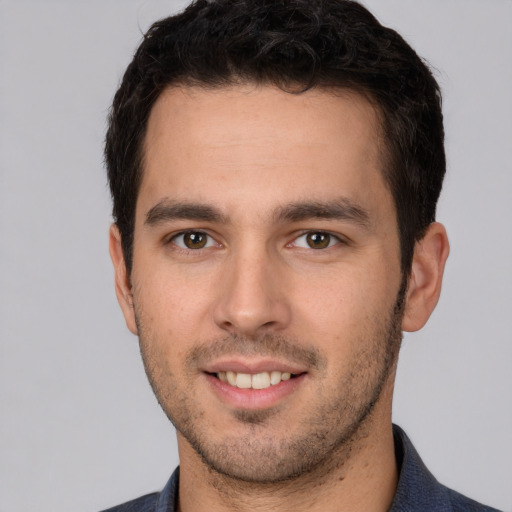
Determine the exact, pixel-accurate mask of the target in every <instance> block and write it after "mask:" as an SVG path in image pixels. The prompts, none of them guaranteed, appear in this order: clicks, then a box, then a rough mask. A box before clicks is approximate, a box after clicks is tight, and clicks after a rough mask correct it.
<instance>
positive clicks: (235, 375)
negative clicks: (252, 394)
mask: <svg viewBox="0 0 512 512" xmlns="http://www.w3.org/2000/svg"><path fill="white" fill-rule="evenodd" d="M216 376H217V378H218V379H219V380H221V381H222V382H226V383H227V384H229V385H230V386H233V387H236V388H240V389H266V388H269V387H270V386H276V385H277V384H280V383H281V382H282V381H286V380H290V379H291V378H292V376H294V375H293V374H291V373H289V372H280V371H271V372H260V373H255V374H250V373H241V372H233V371H226V372H217V374H216Z"/></svg>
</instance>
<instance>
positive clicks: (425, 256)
mask: <svg viewBox="0 0 512 512" xmlns="http://www.w3.org/2000/svg"><path fill="white" fill-rule="evenodd" d="M449 252H450V245H449V242H448V236H447V234H446V229H445V228H444V226H443V225H442V224H440V223H438V222H434V223H432V224H431V225H430V226H429V227H428V229H427V231H426V233H425V236H424V237H423V238H422V239H421V240H420V241H418V242H416V245H415V248H414V256H413V261H412V268H411V275H410V278H409V286H408V288H407V294H406V303H405V311H404V317H403V320H402V329H403V330H404V331H410V332H412V331H417V330H419V329H421V328H422V327H423V326H424V325H425V324H426V323H427V320H428V319H429V317H430V315H431V313H432V311H434V308H435V307H436V304H437V301H438V300H439V295H440V294H441V284H442V281H443V273H444V266H445V263H446V259H447V258H448V254H449Z"/></svg>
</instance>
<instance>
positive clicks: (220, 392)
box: [110, 85, 448, 512]
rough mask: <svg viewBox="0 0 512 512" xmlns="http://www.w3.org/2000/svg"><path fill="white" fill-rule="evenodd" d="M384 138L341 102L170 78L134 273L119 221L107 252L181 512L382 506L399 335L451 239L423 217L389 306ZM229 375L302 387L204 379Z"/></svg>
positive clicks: (158, 119)
mask: <svg viewBox="0 0 512 512" xmlns="http://www.w3.org/2000/svg"><path fill="white" fill-rule="evenodd" d="M382 144H383V142H382V141H381V140H380V137H379V123H378V115H377V113H376V112H375V110H374V108H373V107H372V105H371V104H370V103H369V102H368V101H366V100H365V99H364V98H362V97H361V96H359V95H357V94H355V93H348V92H343V93H340V92H339V91H338V93H337V94H333V93H332V92H329V91H324V90H312V91H309V92H307V93H304V94H300V95H292V94H287V93H285V92H282V91H280V90H278V89H276V88H273V87H270V86H262V87H257V86H253V85H237V86H233V87H229V88H221V89H215V90H211V89H210V90H206V89H200V88H192V87H174V88H169V89H168V90H166V91H165V92H164V93H163V94H162V95H161V97H160V98H159V99H158V101H157V103H156V104H155V106H154V107H153V110H152V112H151V116H150V119H149V122H148V130H147V135H146V140H145V148H144V149H145V160H144V166H145V167H144V176H143V180H142V184H141V188H140V192H139V196H138V201H137V207H136V222H135V232H134V253H133V268H132V272H131V275H130V276H128V275H127V271H126V266H125V263H124V258H123V253H122V249H121V240H120V236H119V233H118V231H117V229H116V227H115V226H113V227H112V229H111V235H110V251H111V255H112V259H113V263H114V267H115V270H116V292H117V295H118V299H119V302H120V305H121V307H122V309H123V313H124V315H125V318H126V322H127V325H128V327H129V329H130V330H131V331H132V332H133V333H134V334H137V335H138V336H139V339H140V344H141V351H142V355H143V359H144V364H145V368H146V372H147V374H148V377H149V380H150V382H151V384H152V386H153V389H154V391H155V394H156V396H157V398H158V400H159V402H160V404H161V405H162V408H163V409H164V411H165V412H166V413H167V415H168V416H169V418H170V419H171V420H172V421H173V423H174V424H175V426H176V428H177V436H178V448H179V453H180V465H181V469H180V471H181V472H180V509H181V510H182V511H185V512H190V511H193V510H204V504H205V503H207V504H208V508H209V510H214V511H215V510H234V509H240V510H249V509H250V510H258V509H262V510H306V509H307V510H309V511H311V510H313V511H314V510H317V509H318V510H333V509H334V508H335V509H336V510H351V511H357V510H365V511H381V510H382V511H385V510H387V509H388V508H389V505H390V504H391V501H392V499H393V495H394V491H395V488H396V484H397V470H396V462H395V456H394V446H393V438H392V430H391V401H392V393H393V382H394V376H395V369H396V359H397V354H398V349H399V345H400V340H401V330H402V329H403V330H416V329H419V328H421V327H422V326H423V324H424V323H425V322H426V321H427V319H428V317H429V315H430V313H431V312H432V310H433V308H434V307H435V304H436V303H437V299H438V297H439V293H440V287H441V279H442V273H443V268H444V263H445V260H446V258H447V256H448V241H447V238H446V233H445V230H444V228H443V227H442V226H441V225H440V224H437V223H435V224H432V226H431V227H430V228H429V230H428V231H427V233H426V235H425V237H424V239H423V240H422V241H421V242H420V243H418V244H417V246H416V249H415V256H414V260H413V265H412V269H411V275H410V276H409V280H408V284H409V285H408V288H407V291H406V292H404V293H405V295H404V296H403V299H404V300H403V304H402V305H400V304H401V303H400V300H399V299H400V290H401V286H402V284H403V276H402V274H401V271H400V252H399V239H398V229H397V221H396V211H395V207H394V204H393V200H392V196H391V194H390V192H389V190H388V188H387V186H386V183H385V181H384V179H383V174H382V158H381V154H380V148H381V147H382ZM334 205H335V206H336V207H334ZM326 212H327V213H326ZM190 232H192V233H193V237H195V240H200V241H201V240H203V241H206V243H205V245H204V246H201V243H199V244H198V245H199V246H201V247H197V246H194V245H191V244H190V242H191V241H192V242H193V241H194V240H193V237H192V238H191V237H190V236H188V237H187V236H184V233H190ZM308 235H309V237H308ZM198 237H199V238H198ZM201 237H203V238H201ZM315 237H316V239H321V240H322V241H326V242H327V243H326V245H325V247H324V246H323V245H322V243H320V244H319V245H320V246H321V247H320V248H318V245H315V243H313V247H312V246H311V242H312V241H313V242H314V238H315ZM319 237H320V238H319ZM187 243H188V245H189V247H187ZM190 247H192V248H190ZM196 247H197V248H196ZM230 365H234V366H235V367H236V368H239V367H240V366H244V365H245V366H247V368H249V370H248V371H251V369H252V370H254V369H255V368H259V369H260V370H261V369H262V368H263V369H265V368H266V367H269V366H272V365H273V367H274V366H275V367H276V368H278V369H280V368H283V369H288V370H289V369H290V368H291V369H292V370H293V371H292V373H293V372H295V373H296V374H298V375H300V378H297V379H296V380H292V381H290V382H293V385H290V387H289V388H286V387H282V388H281V389H285V390H286V391H285V392H282V393H281V395H280V396H278V397H277V398H276V397H270V398H269V397H268V393H267V395H265V393H259V392H256V393H253V394H251V393H247V394H243V397H242V398H243V399H242V398H240V396H239V395H237V396H236V397H235V398H236V399H235V401H233V399H232V397H231V396H230V395H229V393H226V389H225V387H224V388H222V386H221V387H220V388H219V387H218V386H217V383H218V382H219V381H218V380H217V379H216V378H215V376H213V375H212V374H213V373H215V371H218V370H219V369H223V368H225V367H227V369H229V368H230ZM258 371H259V370H258ZM251 372H252V373H257V372H256V370H255V371H251ZM276 389H277V387H276ZM247 397H249V398H247ZM251 397H252V398H251ZM254 397H255V398H254ZM262 397H263V398H262ZM246 398H247V400H246ZM244 400H246V401H244ZM320 487H321V488H322V489H321V492H318V491H317V492H315V491H312V489H317V488H320ZM340 507H341V508H340Z"/></svg>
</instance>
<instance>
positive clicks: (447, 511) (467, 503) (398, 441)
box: [104, 425, 499, 512]
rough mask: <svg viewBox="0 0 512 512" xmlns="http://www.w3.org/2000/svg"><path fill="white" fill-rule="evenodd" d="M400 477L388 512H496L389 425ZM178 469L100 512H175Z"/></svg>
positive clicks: (176, 508) (395, 427)
mask: <svg viewBox="0 0 512 512" xmlns="http://www.w3.org/2000/svg"><path fill="white" fill-rule="evenodd" d="M393 433H394V437H395V452H396V457H397V464H398V469H399V472H400V477H399V480H398V487H397V490H396V494H395V498H394V499H393V503H392V504H391V508H390V509H389V512H499V511H497V510H496V509H495V508H491V507H486V506H485V505H481V504H480V503H477V502H476V501H473V500H471V499H469V498H467V497H465V496H463V495H462V494H459V493H458V492H455V491H453V490H451V489H448V488H447V487H445V486H444V485H441V484H440V483H439V482H438V481H437V480H436V479H435V478H434V476H433V475H432V474H431V473H430V471H429V470H428V469H427V468H426V466H425V464H423V461H422V460H421V458H420V456H419V455H418V452H417V451H416V450H415V449H414V446H413V445H412V443H411V441H410V440H409V438H408V437H407V436H406V435H405V432H404V431H403V430H402V429H401V428H400V427H397V426H396V425H394V426H393ZM178 484H179V468H178V469H176V471H175V472H174V473H173V474H172V476H171V478H170V479H169V481H168V482H167V485H166V486H165V487H164V489H163V491H162V492H155V493H153V494H147V495H146V496H142V497H140V498H138V499H136V500H133V501H129V502H128V503H124V504H123V505H119V506H117V507H113V508H109V509H108V510H105V511H104V512H177V510H178V487H179V485H178Z"/></svg>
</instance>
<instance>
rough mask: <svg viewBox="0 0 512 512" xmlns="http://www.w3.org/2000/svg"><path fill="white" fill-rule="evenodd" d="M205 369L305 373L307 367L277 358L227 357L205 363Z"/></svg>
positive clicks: (253, 372) (212, 371)
mask: <svg viewBox="0 0 512 512" xmlns="http://www.w3.org/2000/svg"><path fill="white" fill-rule="evenodd" d="M203 371H204V372H206V373H219V372H235V373H250V374H256V373H261V372H273V371H278V372H288V373H293V374H295V375H298V374H300V373H305V372H306V369H305V368H303V367H300V366H298V365H296V364H293V363H290V362H287V361H278V360H275V359H258V360H243V359H234V358H225V359H219V360H216V361H214V362H212V363H210V364H207V365H205V367H204V368H203Z"/></svg>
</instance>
